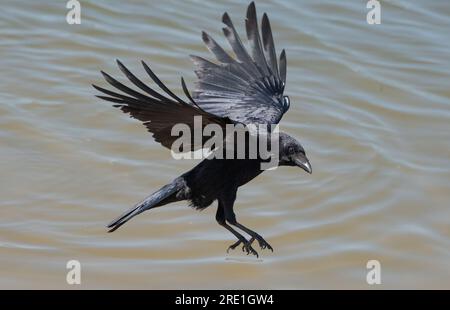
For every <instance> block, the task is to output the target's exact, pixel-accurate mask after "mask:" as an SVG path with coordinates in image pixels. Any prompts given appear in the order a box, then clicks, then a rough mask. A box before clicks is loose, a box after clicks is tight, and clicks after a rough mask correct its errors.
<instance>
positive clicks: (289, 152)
mask: <svg viewBox="0 0 450 310" xmlns="http://www.w3.org/2000/svg"><path fill="white" fill-rule="evenodd" d="M294 152H295V150H294V148H293V147H292V146H290V147H288V154H289V155H292V154H294Z"/></svg>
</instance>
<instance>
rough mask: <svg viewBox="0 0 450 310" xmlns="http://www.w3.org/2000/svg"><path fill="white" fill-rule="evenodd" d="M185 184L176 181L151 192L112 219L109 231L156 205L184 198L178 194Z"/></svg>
mask: <svg viewBox="0 0 450 310" xmlns="http://www.w3.org/2000/svg"><path fill="white" fill-rule="evenodd" d="M183 187H184V184H183V183H182V182H177V181H174V182H172V183H170V184H167V185H165V186H163V187H162V188H161V189H160V190H158V191H157V192H155V193H153V194H151V195H150V196H148V197H147V198H145V199H144V200H143V201H142V202H140V203H138V204H137V205H135V206H134V207H133V208H131V209H130V210H128V211H127V212H125V213H124V214H122V215H121V216H119V217H118V218H117V219H115V220H114V221H112V222H111V223H110V224H109V225H108V226H107V227H108V228H109V230H108V232H113V231H115V230H116V229H117V228H119V227H120V226H122V225H123V224H125V223H126V222H128V221H129V220H130V219H132V218H133V217H135V216H136V215H138V214H140V213H142V212H144V211H146V210H149V209H153V208H156V207H160V206H162V205H165V204H166V203H169V202H175V201H178V200H182V199H177V197H176V194H177V193H178V192H179V191H180V190H182V189H183Z"/></svg>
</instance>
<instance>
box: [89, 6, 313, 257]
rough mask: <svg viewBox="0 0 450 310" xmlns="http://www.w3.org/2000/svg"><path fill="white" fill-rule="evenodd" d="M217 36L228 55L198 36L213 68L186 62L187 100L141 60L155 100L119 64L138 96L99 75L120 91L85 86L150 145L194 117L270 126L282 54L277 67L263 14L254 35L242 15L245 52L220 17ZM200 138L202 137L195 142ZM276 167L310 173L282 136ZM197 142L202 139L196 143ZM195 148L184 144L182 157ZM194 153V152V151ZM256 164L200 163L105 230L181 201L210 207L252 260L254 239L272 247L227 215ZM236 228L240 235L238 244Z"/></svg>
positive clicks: (280, 102)
mask: <svg viewBox="0 0 450 310" xmlns="http://www.w3.org/2000/svg"><path fill="white" fill-rule="evenodd" d="M222 21H223V23H224V24H225V27H224V28H223V33H224V35H225V37H226V38H227V40H228V42H229V43H230V45H231V48H232V50H233V52H234V55H235V57H232V56H231V55H230V54H228V53H227V52H226V51H225V50H224V49H223V48H222V47H221V46H220V45H218V44H217V42H216V41H215V40H214V39H213V38H211V37H210V36H209V35H208V34H207V33H205V32H203V33H202V38H203V41H204V43H205V44H206V46H207V47H208V49H209V50H210V51H211V52H212V53H213V54H214V56H215V58H216V59H217V62H216V63H213V62H210V61H208V60H206V59H204V58H201V57H197V56H192V57H191V58H192V60H193V61H194V63H195V65H196V70H195V73H196V75H197V77H198V81H197V83H196V89H195V91H194V92H193V95H192V96H191V95H190V94H189V91H188V90H187V87H186V84H185V82H184V80H183V78H181V84H182V88H183V91H184V93H185V95H186V96H187V98H188V99H189V100H188V101H187V102H186V101H184V100H182V99H180V98H179V97H178V96H177V95H175V94H174V93H173V92H172V91H170V90H169V89H168V88H167V87H166V86H165V85H164V84H163V83H162V82H161V81H160V80H159V79H158V77H157V76H156V75H155V74H154V73H153V71H152V70H151V69H150V68H149V67H148V66H147V64H146V63H144V62H142V65H143V66H144V69H145V71H146V72H147V73H148V75H149V76H150V78H151V79H152V80H153V81H154V82H155V84H156V85H158V86H159V87H160V88H161V90H162V91H164V92H165V94H161V93H159V92H157V91H155V90H154V89H152V88H150V87H149V86H148V85H146V84H144V83H143V82H142V81H141V80H139V79H138V78H137V77H136V76H135V75H134V74H133V73H131V72H130V71H129V70H128V69H127V68H126V67H125V66H124V65H123V64H122V63H121V62H120V61H117V64H118V66H119V69H120V70H121V71H122V72H123V74H124V75H125V76H126V77H127V78H128V79H129V80H130V82H131V83H133V84H134V86H136V87H137V88H139V89H140V91H137V90H134V89H132V88H129V87H128V86H125V85H124V84H122V83H120V82H119V81H117V80H116V79H114V78H113V77H111V76H110V75H108V74H106V73H104V72H102V74H103V76H104V78H105V79H106V81H107V82H108V83H109V84H111V85H112V86H113V87H115V88H116V89H117V90H119V91H120V92H116V91H117V90H116V91H111V90H107V89H105V88H102V87H99V86H96V85H93V86H94V87H95V88H96V89H97V90H98V91H100V92H102V93H103V95H101V96H98V97H99V98H101V99H104V100H107V101H111V102H113V103H114V106H115V107H118V108H120V109H121V110H122V111H123V112H125V113H129V114H130V116H131V117H133V118H135V119H138V120H140V121H141V122H143V123H144V125H145V126H146V127H147V129H148V131H149V132H151V133H152V134H153V137H154V138H155V140H156V141H157V142H159V143H161V144H162V145H163V146H165V147H167V148H169V149H170V148H171V146H172V143H173V142H174V141H175V140H176V139H178V136H172V135H171V129H172V127H173V126H174V125H175V124H187V125H188V126H190V127H191V128H193V126H194V121H193V120H194V117H195V116H201V117H202V123H201V125H202V126H206V125H208V124H216V125H219V126H221V127H222V128H225V126H226V125H227V124H238V123H239V124H245V125H249V124H278V123H279V121H280V120H281V118H282V116H283V114H284V113H286V111H287V110H288V109H289V98H288V97H287V96H284V95H283V92H284V88H285V83H286V53H285V51H284V50H283V51H282V52H281V54H280V58H279V61H278V60H277V54H276V52H275V46H274V41H273V37H272V31H271V27H270V23H269V19H268V17H267V15H266V14H264V15H263V18H262V25H261V36H260V32H259V28H258V21H257V16H256V9H255V4H254V3H253V2H252V3H251V4H250V5H249V6H248V9H247V18H246V20H245V26H246V30H247V37H248V41H249V45H250V48H249V50H247V49H246V48H245V47H244V45H243V44H242V41H241V39H240V37H239V36H238V33H237V32H236V29H235V28H234V26H233V23H232V22H231V19H230V17H229V15H228V14H227V13H225V14H224V15H223V17H222ZM203 138H204V139H205V137H203ZM278 141H279V154H278V165H280V166H298V167H301V168H302V169H304V170H305V171H306V172H308V173H311V165H310V163H309V161H308V159H307V157H306V155H305V150H304V149H303V147H302V146H301V144H300V143H299V142H298V141H297V140H296V139H295V138H293V137H291V136H289V135H288V134H286V133H280V135H279V140H278ZM202 142H203V141H202ZM198 147H199V146H195V145H192V146H191V148H190V149H189V150H190V151H192V150H194V149H196V148H198ZM200 147H201V146H200ZM261 162H262V159H261V158H258V159H248V158H244V159H220V158H212V159H204V160H203V161H202V162H201V163H200V164H198V165H197V166H196V167H194V168H193V169H192V170H190V171H188V172H186V173H184V174H183V175H181V176H179V177H177V178H176V179H175V180H173V181H172V182H171V183H169V184H167V185H165V186H163V187H162V188H161V189H160V190H158V191H156V192H155V193H153V194H152V195H150V196H149V197H147V198H146V199H145V200H144V201H142V202H140V203H138V204H137V205H135V206H134V207H133V208H132V209H131V210H129V211H127V212H125V213H124V214H123V215H121V216H120V217H119V218H117V219H116V220H114V221H113V222H111V223H110V224H109V225H108V228H110V230H109V231H110V232H112V231H114V230H116V229H117V228H119V227H120V226H122V225H123V224H125V223H126V222H127V221H129V220H130V219H131V218H133V217H134V216H136V215H138V214H140V213H142V212H144V211H146V210H150V209H153V208H156V207H160V206H163V205H166V204H168V203H172V202H177V201H182V200H187V201H189V202H190V204H191V206H193V207H195V208H196V209H199V210H201V209H204V208H206V207H208V206H209V205H211V204H212V203H213V202H214V201H216V200H217V201H218V207H217V213H216V220H217V222H218V223H219V224H220V225H221V226H223V227H225V228H226V229H227V230H229V231H230V232H231V233H232V234H233V235H234V236H236V238H237V239H238V240H237V242H235V243H234V244H232V245H231V246H230V247H229V249H234V248H236V247H237V246H239V245H240V244H242V246H243V248H242V249H243V250H244V251H246V252H247V254H249V253H251V254H254V255H256V256H258V253H257V252H256V251H255V250H254V248H253V247H252V243H253V242H254V241H255V240H256V241H257V242H258V243H259V245H260V247H261V248H262V249H265V248H267V249H270V250H272V251H273V249H272V247H271V246H270V245H269V244H268V243H267V242H266V241H265V240H264V239H263V237H261V236H260V235H259V234H258V233H256V232H254V231H253V230H251V229H249V228H247V227H245V226H244V225H242V224H240V223H239V222H238V221H237V219H236V215H235V213H234V211H233V207H234V202H235V200H236V193H237V190H238V188H239V187H240V186H242V185H244V184H246V183H247V182H249V181H251V180H252V179H254V178H255V177H256V176H258V175H259V174H260V173H261V172H263V170H262V169H261ZM233 226H234V227H236V228H238V229H240V230H241V231H243V232H245V233H247V234H248V235H249V236H250V238H249V239H247V238H245V237H244V236H243V235H242V234H241V233H239V232H238V231H236V230H235V228H233Z"/></svg>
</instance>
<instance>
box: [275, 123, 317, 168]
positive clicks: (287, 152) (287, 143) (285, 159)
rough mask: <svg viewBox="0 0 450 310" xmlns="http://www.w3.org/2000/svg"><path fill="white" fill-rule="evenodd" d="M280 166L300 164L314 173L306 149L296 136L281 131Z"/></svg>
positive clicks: (299, 165)
mask: <svg viewBox="0 0 450 310" xmlns="http://www.w3.org/2000/svg"><path fill="white" fill-rule="evenodd" d="M279 141H280V146H279V147H280V148H279V152H280V157H279V158H280V159H279V165H280V166H298V167H300V168H302V169H303V170H305V171H306V172H308V173H309V174H311V173H312V168H311V164H310V163H309V160H308V158H307V157H306V153H305V149H304V148H303V146H302V145H301V144H300V142H298V141H297V140H296V139H295V138H293V137H291V136H290V135H288V134H286V133H283V132H280V140H279Z"/></svg>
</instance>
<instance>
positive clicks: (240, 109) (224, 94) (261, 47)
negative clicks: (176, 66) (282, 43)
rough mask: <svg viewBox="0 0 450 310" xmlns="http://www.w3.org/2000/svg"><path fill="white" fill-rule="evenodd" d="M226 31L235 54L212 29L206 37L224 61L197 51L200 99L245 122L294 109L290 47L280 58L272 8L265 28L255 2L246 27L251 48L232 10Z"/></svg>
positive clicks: (275, 118) (272, 118) (272, 119)
mask: <svg viewBox="0 0 450 310" xmlns="http://www.w3.org/2000/svg"><path fill="white" fill-rule="evenodd" d="M222 21H223V23H224V24H225V26H226V27H225V28H223V33H224V34H225V37H226V38H227V39H228V42H229V43H230V45H231V48H232V49H233V52H234V54H235V55H236V59H235V58H233V57H231V56H230V55H229V54H228V53H226V52H225V51H224V49H223V48H222V47H221V46H220V45H219V44H217V42H216V41H214V39H213V38H211V37H210V36H209V35H208V34H207V33H205V32H203V34H202V37H203V41H204V42H205V44H206V46H207V47H208V49H209V50H210V51H211V52H212V53H213V54H214V55H215V57H216V59H217V61H218V62H219V63H218V64H216V63H212V62H210V61H208V60H206V59H203V58H201V57H197V56H191V58H192V60H193V61H194V63H195V65H196V70H195V73H196V75H197V77H198V82H197V83H196V89H195V91H194V92H193V97H194V100H195V102H196V103H197V104H198V105H199V106H200V107H201V108H202V109H203V110H205V111H207V112H210V113H212V114H215V115H218V116H221V117H229V118H230V119H232V120H233V121H237V122H241V123H244V124H250V123H252V124H276V123H278V122H279V121H280V120H281V118H282V116H283V114H284V113H285V112H286V111H287V110H288V109H289V98H287V97H284V96H283V91H284V87H285V83H286V53H285V51H284V50H283V51H282V52H281V55H280V61H279V63H278V61H277V54H276V51H275V45H274V41H273V36H272V30H271V27H270V22H269V19H268V17H267V15H266V14H264V16H263V19H262V26H261V32H262V39H261V36H260V34H259V29H258V21H257V16H256V8H255V4H254V2H252V3H251V4H250V5H249V7H248V10H247V19H246V21H245V22H246V30H247V37H248V40H249V43H250V53H251V54H249V53H248V51H247V49H246V48H245V47H244V45H243V44H242V41H241V39H240V38H239V35H238V34H237V32H236V29H235V28H234V26H233V23H232V22H231V19H230V17H229V16H228V14H227V13H225V14H224V15H223V18H222Z"/></svg>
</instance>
